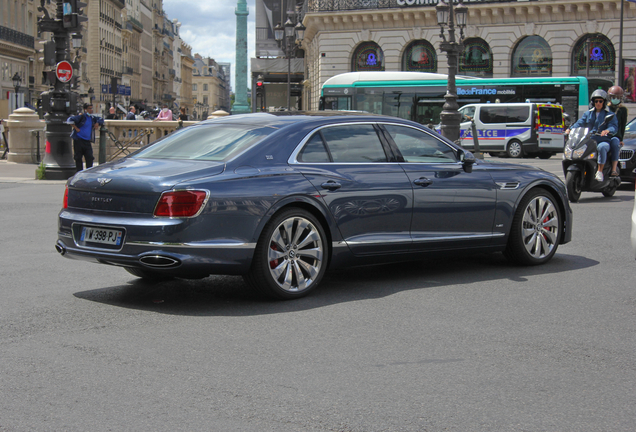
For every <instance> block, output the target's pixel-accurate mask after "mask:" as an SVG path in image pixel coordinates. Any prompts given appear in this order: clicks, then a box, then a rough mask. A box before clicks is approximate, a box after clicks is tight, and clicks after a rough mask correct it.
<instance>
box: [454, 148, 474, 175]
mask: <svg viewBox="0 0 636 432" xmlns="http://www.w3.org/2000/svg"><path fill="white" fill-rule="evenodd" d="M457 157H458V158H459V161H460V162H461V163H462V165H463V166H464V172H467V173H471V172H473V165H474V164H475V162H476V161H477V159H475V155H474V154H472V153H471V152H469V151H464V150H459V151H458V152H457Z"/></svg>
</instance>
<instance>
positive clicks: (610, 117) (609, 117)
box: [603, 113, 616, 126]
mask: <svg viewBox="0 0 636 432" xmlns="http://www.w3.org/2000/svg"><path fill="white" fill-rule="evenodd" d="M614 117H616V114H614V113H611V114H607V115H606V116H605V120H603V126H605V125H606V124H608V123H609V122H610V121H611V120H612V119H613V118H614Z"/></svg>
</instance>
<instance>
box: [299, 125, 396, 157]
mask: <svg viewBox="0 0 636 432" xmlns="http://www.w3.org/2000/svg"><path fill="white" fill-rule="evenodd" d="M320 132H321V133H322V136H323V138H324V139H325V142H326V144H327V147H328V148H329V152H330V153H331V157H332V158H333V161H334V162H386V161H387V157H386V154H385V153H384V148H383V147H382V143H381V142H380V138H379V137H378V134H377V133H376V131H375V129H374V128H373V125H370V124H359V125H342V126H333V127H327V128H324V129H321V131H320ZM312 140H313V137H312ZM303 151H304V149H303Z"/></svg>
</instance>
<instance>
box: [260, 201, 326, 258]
mask: <svg viewBox="0 0 636 432" xmlns="http://www.w3.org/2000/svg"><path fill="white" fill-rule="evenodd" d="M298 198H299V197H289V198H287V199H285V200H283V201H281V202H279V203H277V204H276V205H274V206H272V207H271V208H270V210H269V211H268V212H267V214H265V216H264V217H263V219H262V220H261V222H260V223H259V225H258V229H257V230H256V232H255V233H254V242H257V241H258V239H259V238H260V237H261V234H262V233H263V230H264V229H265V226H266V225H267V223H268V222H269V221H270V220H271V219H272V218H274V217H275V216H276V215H278V214H279V213H282V212H284V211H286V210H289V209H290V208H299V209H302V210H306V211H308V212H309V213H311V214H312V215H313V216H314V217H315V218H316V219H318V221H319V222H320V224H321V225H322V228H323V230H324V231H325V234H326V235H327V238H328V243H329V244H328V245H327V247H328V248H329V252H330V254H329V258H330V259H331V243H332V241H333V237H334V233H333V232H332V230H333V229H337V227H336V226H335V222H331V223H330V221H329V217H328V216H327V214H326V213H325V212H326V210H325V209H323V208H321V207H320V205H319V204H318V203H316V202H314V201H310V200H308V199H307V198H305V197H300V198H301V199H300V200H299V199H298ZM327 264H329V263H327Z"/></svg>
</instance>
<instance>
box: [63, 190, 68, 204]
mask: <svg viewBox="0 0 636 432" xmlns="http://www.w3.org/2000/svg"><path fill="white" fill-rule="evenodd" d="M62 208H68V185H67V186H66V188H65V189H64V201H62Z"/></svg>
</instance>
